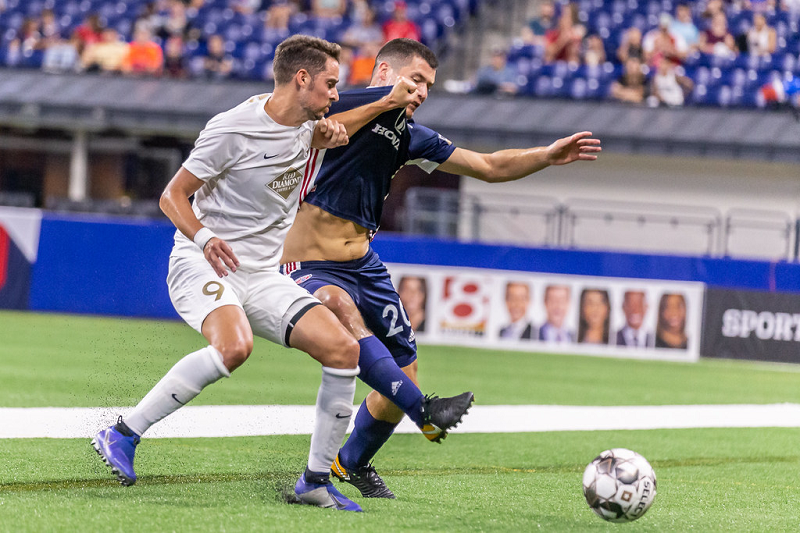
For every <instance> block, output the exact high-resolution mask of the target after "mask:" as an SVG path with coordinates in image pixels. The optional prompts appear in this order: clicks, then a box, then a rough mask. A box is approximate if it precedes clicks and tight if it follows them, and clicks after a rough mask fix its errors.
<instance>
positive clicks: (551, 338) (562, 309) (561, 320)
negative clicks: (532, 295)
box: [538, 285, 575, 343]
mask: <svg viewBox="0 0 800 533" xmlns="http://www.w3.org/2000/svg"><path fill="white" fill-rule="evenodd" d="M571 293H572V291H571V289H570V288H569V287H568V286H567V285H548V286H547V287H546V288H545V290H544V310H545V313H546V315H547V319H546V320H545V323H544V324H542V327H540V328H539V335H538V337H539V340H540V341H545V342H559V343H560V342H575V332H574V331H570V330H569V329H568V328H567V324H566V318H567V313H568V312H569V304H570V296H571Z"/></svg>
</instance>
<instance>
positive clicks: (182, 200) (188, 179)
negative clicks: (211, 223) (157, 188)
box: [158, 167, 239, 277]
mask: <svg viewBox="0 0 800 533" xmlns="http://www.w3.org/2000/svg"><path fill="white" fill-rule="evenodd" d="M203 183H204V182H203V181H202V180H200V179H198V178H197V177H196V176H195V175H194V174H192V173H191V172H189V171H188V170H186V169H185V168H184V167H181V168H180V170H178V172H177V173H175V175H174V176H173V177H172V179H171V180H170V182H169V183H167V187H166V188H165V189H164V192H163V193H161V199H160V200H159V202H158V205H159V207H161V210H162V211H163V212H164V214H165V215H167V217H169V219H170V220H171V221H172V223H173V224H175V227H176V228H178V230H180V232H181V233H183V234H184V235H186V236H187V237H188V238H189V239H192V240H193V241H194V242H195V244H197V246H198V247H199V248H200V249H201V250H203V255H205V258H206V260H207V261H208V262H209V263H210V264H211V266H212V267H213V268H214V272H216V273H217V275H218V276H219V277H222V276H227V275H228V270H227V268H230V269H231V271H232V272H236V267H238V266H239V259H237V258H236V255H235V254H234V253H233V250H231V247H230V246H228V243H226V242H225V241H223V240H222V239H220V238H219V237H217V236H216V235H214V233H213V232H212V231H211V230H210V229H208V228H206V227H205V226H203V224H201V223H200V221H199V220H197V217H196V216H195V214H194V211H193V210H192V204H191V203H189V198H190V197H191V196H192V195H193V194H194V193H196V192H197V191H198V190H200V187H202V186H203ZM226 267H227V268H226Z"/></svg>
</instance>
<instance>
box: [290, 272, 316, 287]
mask: <svg viewBox="0 0 800 533" xmlns="http://www.w3.org/2000/svg"><path fill="white" fill-rule="evenodd" d="M313 275H314V274H306V275H305V276H300V277H299V278H297V279H296V280H294V282H295V283H297V284H298V285H300V284H301V283H305V282H306V281H308V280H310V279H311V276H313Z"/></svg>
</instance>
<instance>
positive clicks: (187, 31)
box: [0, 0, 422, 85]
mask: <svg viewBox="0 0 800 533" xmlns="http://www.w3.org/2000/svg"><path fill="white" fill-rule="evenodd" d="M10 2H16V3H17V4H19V2H22V3H23V4H24V2H25V0H0V17H2V13H3V11H5V10H6V9H8V7H9V3H10ZM209 2H213V3H214V5H213V6H209ZM51 4H52V2H51ZM43 5H47V4H43ZM120 5H121V6H122V7H123V8H124V9H125V11H126V17H123V18H122V19H120V18H116V19H115V20H113V22H114V23H113V24H112V23H111V22H112V19H114V17H113V14H112V16H107V15H103V14H101V13H99V12H91V11H90V12H87V13H86V14H85V16H84V17H83V18H82V20H81V21H80V23H79V24H77V25H74V24H69V22H67V23H66V24H65V23H64V20H65V18H64V17H66V18H67V19H71V17H69V15H63V14H61V15H60V14H59V13H57V12H56V10H54V9H52V8H48V7H45V8H43V9H42V10H41V11H40V12H38V13H37V14H34V15H31V14H30V13H26V16H25V17H24V18H21V20H20V22H19V24H18V25H14V27H10V28H8V29H7V30H6V31H5V33H4V40H3V42H2V43H0V44H2V46H0V54H2V57H0V64H5V65H6V66H11V67H14V66H20V67H34V68H38V67H41V68H42V69H43V70H45V71H48V72H99V73H108V74H123V75H131V76H164V77H170V78H187V77H195V78H196V77H199V78H206V79H224V78H230V77H241V78H251V79H252V78H257V79H264V78H267V79H269V78H271V58H272V55H273V54H274V46H275V45H277V43H279V42H280V41H281V40H283V39H285V38H286V37H288V36H289V35H290V34H292V33H297V32H298V31H299V32H303V33H310V34H316V35H318V36H321V37H326V38H332V37H335V38H336V40H337V41H338V42H339V43H340V44H341V45H342V47H343V52H342V65H341V72H340V79H341V80H342V82H341V84H342V85H360V84H364V83H366V82H368V81H369V79H370V76H371V72H372V67H373V60H374V57H375V55H376V53H377V51H378V50H379V49H380V47H381V46H382V45H383V44H384V43H385V42H386V41H388V40H391V39H394V38H397V37H407V38H411V39H415V40H421V39H422V33H421V28H420V26H419V25H418V24H417V23H416V22H414V21H413V20H411V19H410V18H409V16H408V6H407V4H406V3H405V2H403V1H402V0H397V1H394V2H392V3H391V9H390V11H389V12H388V13H386V14H385V15H386V16H385V17H384V19H385V20H382V21H380V20H379V18H378V14H377V13H376V10H375V8H374V7H373V6H372V5H371V4H370V2H369V1H368V0H309V1H304V0H152V1H148V2H146V3H145V2H139V3H137V2H129V3H120V4H118V6H120ZM381 6H382V7H383V6H384V4H381ZM20 7H21V6H20ZM28 7H30V6H28ZM209 7H212V8H213V9H208V8H209ZM133 8H137V9H138V10H137V11H136V12H135V13H129V12H130V11H131V10H132V9H133ZM27 11H30V9H28V10H27ZM215 14H220V15H219V17H217V18H216V19H215V18H214V15H215ZM217 19H219V20H217ZM131 21H132V22H131ZM298 21H300V22H299V23H298ZM226 22H233V23H231V24H226ZM254 22H255V24H253V23H254ZM292 25H294V26H295V27H292ZM223 27H224V28H226V31H227V32H228V35H222V34H220V33H214V30H215V29H217V28H223ZM319 28H333V29H335V30H336V31H332V32H329V33H330V35H329V34H328V33H325V31H324V30H323V31H322V32H320V31H318V29H319ZM1 29H2V28H0V30H1ZM233 30H236V31H233ZM305 30H308V31H305ZM236 32H238V33H236ZM9 37H10V38H9ZM237 37H238V38H237Z"/></svg>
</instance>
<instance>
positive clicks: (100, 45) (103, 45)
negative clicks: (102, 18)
mask: <svg viewBox="0 0 800 533" xmlns="http://www.w3.org/2000/svg"><path fill="white" fill-rule="evenodd" d="M127 56H128V43H126V42H124V41H122V40H121V39H120V38H119V34H118V33H117V30H115V29H113V28H106V29H104V30H103V33H102V37H101V41H100V42H97V43H93V44H90V45H89V46H87V47H86V49H85V50H84V51H83V54H81V67H82V68H83V70H86V71H88V72H98V71H100V72H119V71H121V70H122V63H123V62H124V61H125V58H126V57H127Z"/></svg>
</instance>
